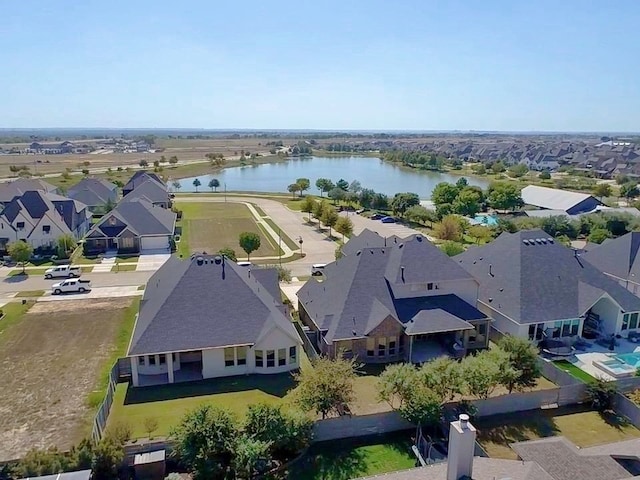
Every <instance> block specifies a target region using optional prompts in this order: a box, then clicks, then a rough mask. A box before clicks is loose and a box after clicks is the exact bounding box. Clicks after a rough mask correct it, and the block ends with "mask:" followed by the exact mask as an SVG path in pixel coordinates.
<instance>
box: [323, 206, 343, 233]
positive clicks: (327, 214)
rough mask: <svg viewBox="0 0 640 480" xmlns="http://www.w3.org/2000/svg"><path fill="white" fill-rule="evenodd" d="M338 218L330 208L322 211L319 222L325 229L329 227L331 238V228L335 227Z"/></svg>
mask: <svg viewBox="0 0 640 480" xmlns="http://www.w3.org/2000/svg"><path fill="white" fill-rule="evenodd" d="M338 218H339V215H338V213H337V212H336V211H335V210H334V209H333V208H331V207H329V208H325V209H323V211H322V217H321V218H320V221H321V222H322V223H323V225H324V226H325V227H329V237H331V228H332V227H333V226H335V224H336V223H337V221H338Z"/></svg>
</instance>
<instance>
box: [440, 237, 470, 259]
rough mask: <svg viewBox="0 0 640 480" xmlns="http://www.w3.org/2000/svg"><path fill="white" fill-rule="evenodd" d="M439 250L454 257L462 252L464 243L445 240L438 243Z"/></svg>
mask: <svg viewBox="0 0 640 480" xmlns="http://www.w3.org/2000/svg"><path fill="white" fill-rule="evenodd" d="M440 250H442V251H443V252H444V253H446V254H447V256H449V257H455V256H456V255H459V254H461V253H462V252H464V245H462V244H461V243H458V242H453V241H451V240H447V241H446V242H443V243H442V245H440Z"/></svg>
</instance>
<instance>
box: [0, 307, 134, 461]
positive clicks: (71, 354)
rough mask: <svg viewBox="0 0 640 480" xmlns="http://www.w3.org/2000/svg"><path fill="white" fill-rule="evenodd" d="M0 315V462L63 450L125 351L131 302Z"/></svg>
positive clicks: (83, 428)
mask: <svg viewBox="0 0 640 480" xmlns="http://www.w3.org/2000/svg"><path fill="white" fill-rule="evenodd" d="M27 310H28V311H27ZM3 311H4V313H5V316H4V317H3V318H2V321H0V333H1V335H0V365H2V366H3V368H2V369H1V370H0V385H2V388H1V389H0V425H2V436H1V437H0V459H13V458H17V457H19V456H21V455H23V454H24V453H25V452H26V451H27V450H29V449H30V448H34V447H41V448H45V447H50V446H57V447H58V448H60V449H67V448H69V447H70V446H71V445H72V444H74V443H76V442H78V441H79V440H80V439H82V438H83V437H85V436H86V435H88V434H89V432H90V421H91V416H92V415H93V413H94V407H95V406H96V404H97V402H98V401H99V400H101V398H102V396H103V395H104V384H105V381H104V378H105V375H106V374H107V373H108V370H109V368H110V367H111V364H112V363H113V361H114V359H115V358H117V357H118V356H121V355H122V354H123V351H124V349H125V348H126V345H127V341H128V339H129V335H130V332H131V328H132V327H133V318H134V311H135V305H134V301H133V300H129V299H122V298H119V299H117V300H75V301H74V300H69V301H56V302H41V303H37V304H32V303H27V304H26V305H22V304H21V303H10V304H7V305H5V306H4V307H3Z"/></svg>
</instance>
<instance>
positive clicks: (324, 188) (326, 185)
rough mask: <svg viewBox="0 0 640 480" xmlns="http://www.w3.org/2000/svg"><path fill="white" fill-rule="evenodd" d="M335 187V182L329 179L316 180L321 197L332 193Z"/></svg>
mask: <svg viewBox="0 0 640 480" xmlns="http://www.w3.org/2000/svg"><path fill="white" fill-rule="evenodd" d="M333 187H334V185H333V182H332V181H331V180H329V179H328V178H319V179H317V180H316V188H317V189H318V190H320V196H321V197H322V194H323V193H326V192H329V191H331V189H333Z"/></svg>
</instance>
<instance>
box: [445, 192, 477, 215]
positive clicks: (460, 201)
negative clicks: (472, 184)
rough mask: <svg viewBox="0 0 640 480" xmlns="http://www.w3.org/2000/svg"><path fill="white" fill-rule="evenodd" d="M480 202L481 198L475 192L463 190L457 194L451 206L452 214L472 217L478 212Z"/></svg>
mask: <svg viewBox="0 0 640 480" xmlns="http://www.w3.org/2000/svg"><path fill="white" fill-rule="evenodd" d="M480 200H481V196H480V194H479V193H478V192H477V191H476V190H474V189H470V188H465V189H464V190H462V191H461V192H460V193H459V194H458V196H457V197H456V199H455V200H454V202H453V204H452V205H451V206H452V208H453V212H454V213H457V214H459V215H464V216H467V217H473V216H474V215H475V214H477V213H478V212H479V211H480Z"/></svg>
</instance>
